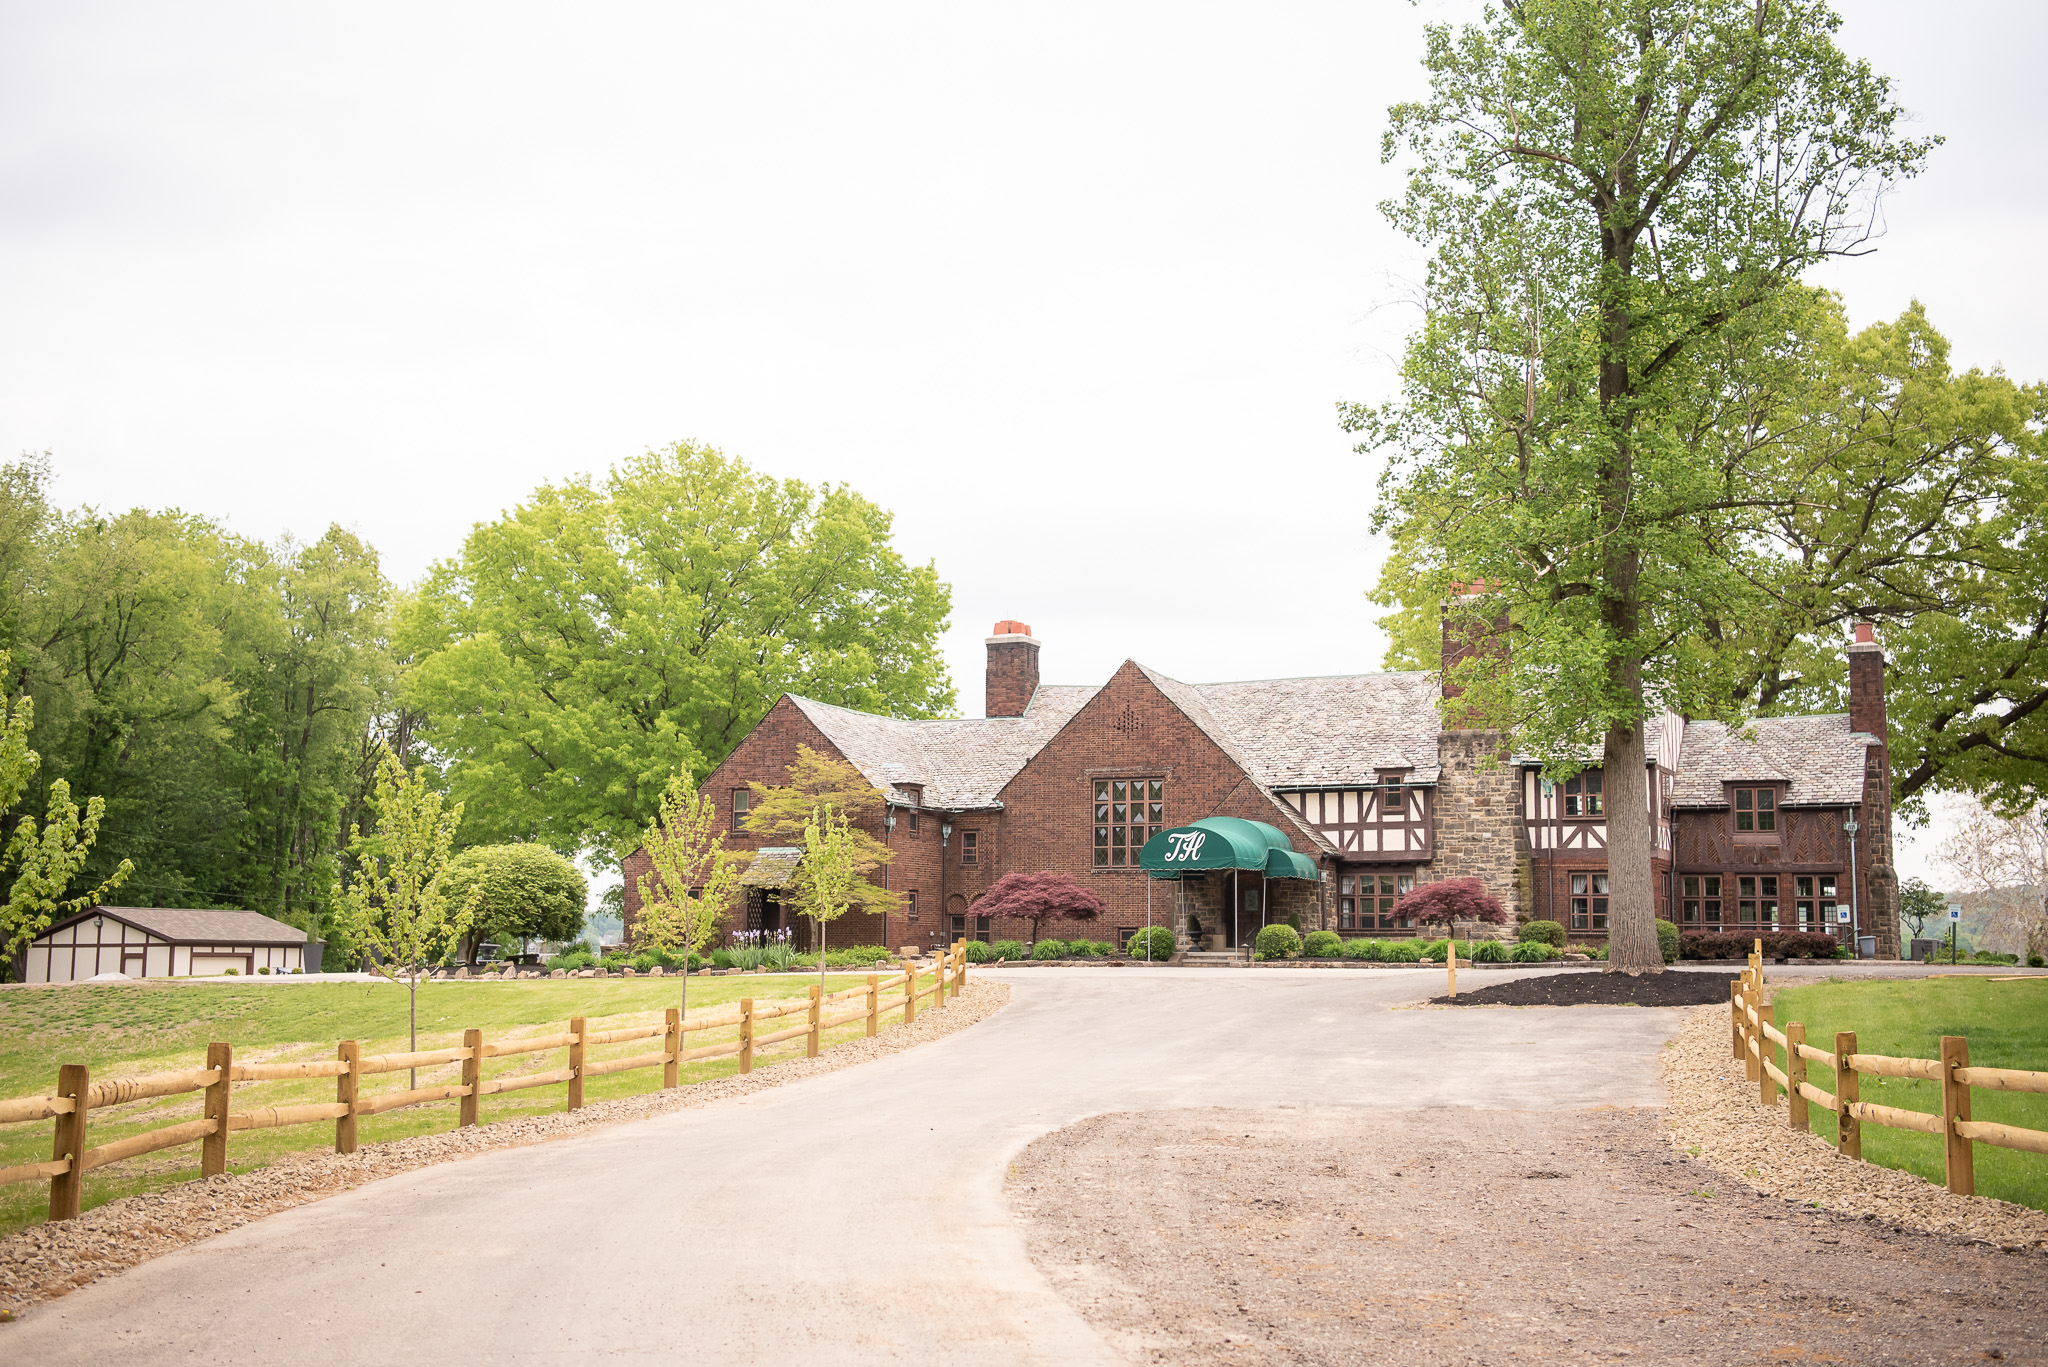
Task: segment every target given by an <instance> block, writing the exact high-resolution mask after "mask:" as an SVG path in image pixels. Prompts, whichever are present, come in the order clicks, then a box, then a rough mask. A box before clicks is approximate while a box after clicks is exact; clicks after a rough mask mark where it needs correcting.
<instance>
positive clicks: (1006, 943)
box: [988, 940, 1024, 963]
mask: <svg viewBox="0 0 2048 1367" xmlns="http://www.w3.org/2000/svg"><path fill="white" fill-rule="evenodd" d="M988 953H989V957H990V958H991V959H994V960H995V961H996V962H998V963H1002V962H1006V961H1008V960H1010V959H1021V958H1023V957H1024V942H1023V941H1022V940H998V941H996V942H995V943H994V944H992V945H990V946H989V947H988Z"/></svg>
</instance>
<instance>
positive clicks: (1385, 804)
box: [1380, 774, 1407, 826]
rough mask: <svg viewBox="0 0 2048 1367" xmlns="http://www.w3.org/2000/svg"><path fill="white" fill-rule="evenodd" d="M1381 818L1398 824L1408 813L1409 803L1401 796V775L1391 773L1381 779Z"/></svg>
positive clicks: (1388, 823) (1389, 822)
mask: <svg viewBox="0 0 2048 1367" xmlns="http://www.w3.org/2000/svg"><path fill="white" fill-rule="evenodd" d="M1380 783H1381V785H1382V786H1381V788H1380V820H1381V821H1383V822H1385V823H1386V824H1387V825H1390V826H1398V825H1400V824H1401V822H1402V820H1403V818H1404V817H1405V816H1406V815H1407V804H1406V803H1405V801H1404V800H1403V799H1402V796H1401V776H1400V775H1399V774H1394V775H1391V776H1389V777H1387V778H1383V779H1381V780H1380Z"/></svg>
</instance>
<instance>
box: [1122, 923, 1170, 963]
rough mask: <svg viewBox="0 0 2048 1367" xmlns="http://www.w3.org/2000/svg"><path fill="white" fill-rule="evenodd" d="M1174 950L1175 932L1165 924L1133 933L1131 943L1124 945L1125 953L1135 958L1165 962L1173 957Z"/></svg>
mask: <svg viewBox="0 0 2048 1367" xmlns="http://www.w3.org/2000/svg"><path fill="white" fill-rule="evenodd" d="M1173 950H1174V944H1173V932H1172V931H1170V930H1168V929H1167V928H1166V927H1165V926H1154V927H1152V928H1151V929H1150V930H1141V931H1139V932H1138V933H1137V934H1136V935H1133V936H1132V937H1131V942H1130V944H1128V945H1126V946H1125V947H1124V954H1125V955H1126V956H1127V957H1129V958H1133V959H1142V960H1147V961H1149V962H1152V963H1163V962H1165V961H1166V960H1168V959H1171V958H1172V957H1173Z"/></svg>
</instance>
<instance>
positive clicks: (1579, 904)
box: [1572, 873, 1607, 930]
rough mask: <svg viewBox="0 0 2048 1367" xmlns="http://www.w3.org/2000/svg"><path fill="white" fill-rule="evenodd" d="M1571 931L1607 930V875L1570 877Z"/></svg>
mask: <svg viewBox="0 0 2048 1367" xmlns="http://www.w3.org/2000/svg"><path fill="white" fill-rule="evenodd" d="M1572 929H1573V930H1605V929H1607V875H1606V874H1604V873H1575V874H1573V875H1572Z"/></svg>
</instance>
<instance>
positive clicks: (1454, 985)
mask: <svg viewBox="0 0 2048 1367" xmlns="http://www.w3.org/2000/svg"><path fill="white" fill-rule="evenodd" d="M1444 967H1445V968H1446V969H1448V970H1449V972H1450V975H1451V996H1453V997H1456V996H1457V995H1458V942H1457V941H1456V940H1446V941H1444Z"/></svg>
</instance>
